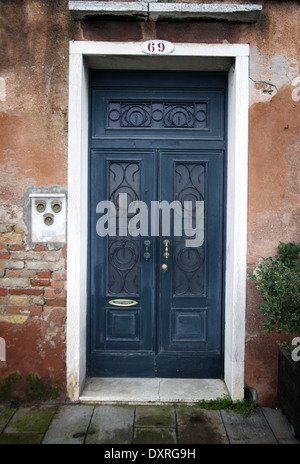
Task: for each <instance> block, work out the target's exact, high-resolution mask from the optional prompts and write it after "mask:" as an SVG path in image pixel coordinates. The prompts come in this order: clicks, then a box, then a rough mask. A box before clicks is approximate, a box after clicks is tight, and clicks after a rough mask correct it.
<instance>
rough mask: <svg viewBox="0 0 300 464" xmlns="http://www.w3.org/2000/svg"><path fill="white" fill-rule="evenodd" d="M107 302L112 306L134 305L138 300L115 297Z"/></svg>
mask: <svg viewBox="0 0 300 464" xmlns="http://www.w3.org/2000/svg"><path fill="white" fill-rule="evenodd" d="M108 303H109V304H110V305H113V306H126V307H127V306H134V305H136V304H138V302H137V301H135V300H126V299H124V298H117V299H115V300H110V301H109V302H108Z"/></svg>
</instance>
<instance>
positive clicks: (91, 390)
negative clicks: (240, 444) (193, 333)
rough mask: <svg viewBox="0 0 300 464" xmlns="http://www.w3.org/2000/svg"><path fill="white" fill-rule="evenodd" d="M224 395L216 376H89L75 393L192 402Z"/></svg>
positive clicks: (97, 399) (95, 398) (84, 398)
mask: <svg viewBox="0 0 300 464" xmlns="http://www.w3.org/2000/svg"><path fill="white" fill-rule="evenodd" d="M224 395H228V390H227V388H226V385H225V382H224V381H223V380H220V379H161V378H89V379H87V380H86V384H85V386H84V389H83V391H82V394H81V395H80V397H79V401H81V402H85V403H87V402H91V403H131V404H138V403H142V404H147V403H152V404H160V403H174V402H176V403H195V402H197V401H199V400H212V399H217V398H222V397H223V396H224Z"/></svg>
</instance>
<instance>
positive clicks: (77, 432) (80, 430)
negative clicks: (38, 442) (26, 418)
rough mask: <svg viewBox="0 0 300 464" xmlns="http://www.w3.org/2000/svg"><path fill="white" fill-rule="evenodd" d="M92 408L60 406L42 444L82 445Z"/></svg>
mask: <svg viewBox="0 0 300 464" xmlns="http://www.w3.org/2000/svg"><path fill="white" fill-rule="evenodd" d="M93 410H94V407H93V406H92V405H72V406H67V405H64V406H60V407H59V409H58V411H57V413H56V414H55V416H54V417H53V420H52V422H51V424H50V426H49V428H48V430H47V433H46V434H45V437H44V439H43V443H44V444H83V442H84V440H85V437H86V432H87V429H88V427H89V424H90V420H91V416H92V414H93Z"/></svg>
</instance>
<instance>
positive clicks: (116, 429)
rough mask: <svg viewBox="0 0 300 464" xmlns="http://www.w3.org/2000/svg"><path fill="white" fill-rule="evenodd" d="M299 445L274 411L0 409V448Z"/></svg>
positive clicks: (72, 407) (166, 407)
mask: <svg viewBox="0 0 300 464" xmlns="http://www.w3.org/2000/svg"><path fill="white" fill-rule="evenodd" d="M41 443H42V444H108V445H110V444H114V445H118V444H119V445H120V444H124V445H128V444H133V445H139V444H145V445H147V444H170V445H172V444H178V445H185V444H194V445H197V444H277V443H278V444H300V442H299V441H298V440H297V439H296V438H295V437H294V436H293V434H292V429H291V426H290V424H289V423H288V421H287V420H286V418H285V416H284V415H282V414H281V412H280V410H279V409H271V408H256V410H255V411H254V412H252V413H251V414H250V415H248V416H245V415H243V414H238V413H235V412H233V411H229V412H226V411H223V410H220V411H219V410H217V411H208V410H204V409H201V408H199V407H198V406H197V405H183V404H174V405H159V406H157V405H132V404H122V405H104V404H101V405H99V404H95V405H93V404H71V405H55V406H53V405H39V406H38V405H36V406H19V407H17V408H9V406H5V405H0V444H41Z"/></svg>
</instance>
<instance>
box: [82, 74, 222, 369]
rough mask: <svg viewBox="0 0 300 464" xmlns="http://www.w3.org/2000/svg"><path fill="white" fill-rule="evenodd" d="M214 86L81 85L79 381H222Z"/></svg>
mask: <svg viewBox="0 0 300 464" xmlns="http://www.w3.org/2000/svg"><path fill="white" fill-rule="evenodd" d="M225 107H226V75H225V74H223V73H214V74H208V73H159V72H147V73H143V72H123V71H122V72H118V73H117V72H112V71H107V72H104V71H101V72H100V71H99V72H96V71H95V72H91V74H90V137H89V145H90V162H89V179H90V184H89V185H90V188H89V224H90V226H89V262H88V269H89V275H88V277H89V278H88V282H89V295H88V308H89V310H88V331H89V337H88V374H89V375H90V376H112V377H127V376H128V377H153V376H158V377H175V378H176V377H181V378H184V377H186V378H201V377H202V378H203V377H207V378H209V377H210V378H221V377H222V376H223V344H222V341H223V312H222V308H223V304H222V300H223V299H222V297H223V242H224V204H225V202H224V182H223V179H224V169H225V158H226V156H225V155H226V140H225V124H226V117H225V116H226V115H225Z"/></svg>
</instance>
